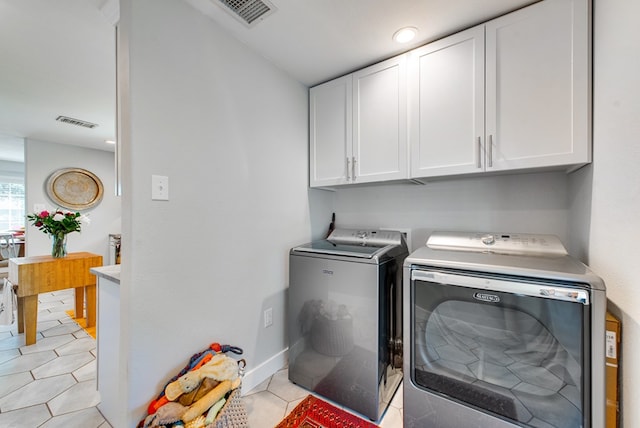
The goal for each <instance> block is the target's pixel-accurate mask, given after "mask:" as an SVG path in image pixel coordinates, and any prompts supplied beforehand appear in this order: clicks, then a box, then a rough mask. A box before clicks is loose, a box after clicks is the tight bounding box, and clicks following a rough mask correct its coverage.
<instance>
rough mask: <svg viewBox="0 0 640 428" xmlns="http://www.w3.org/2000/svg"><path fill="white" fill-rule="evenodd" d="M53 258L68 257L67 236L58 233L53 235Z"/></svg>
mask: <svg viewBox="0 0 640 428" xmlns="http://www.w3.org/2000/svg"><path fill="white" fill-rule="evenodd" d="M51 238H52V243H51V257H54V258H61V257H64V256H66V255H67V234H66V233H56V234H53V235H51Z"/></svg>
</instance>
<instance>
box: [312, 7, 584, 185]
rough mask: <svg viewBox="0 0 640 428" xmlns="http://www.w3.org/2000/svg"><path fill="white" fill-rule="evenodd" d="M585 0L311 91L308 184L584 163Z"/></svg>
mask: <svg viewBox="0 0 640 428" xmlns="http://www.w3.org/2000/svg"><path fill="white" fill-rule="evenodd" d="M590 4H591V2H590V0H543V1H541V2H538V3H535V4H533V5H531V6H528V7H525V8H523V9H520V10H518V11H515V12H513V13H509V14H507V15H504V16H501V17H499V18H496V19H494V20H492V21H488V22H486V23H484V24H482V25H479V26H477V27H473V28H470V29H468V30H465V31H462V32H460V33H457V34H454V35H451V36H449V37H446V38H444V39H441V40H438V41H436V42H433V43H430V44H428V45H426V46H423V47H421V48H418V49H415V50H412V51H411V52H408V53H407V54H404V55H400V56H398V57H395V58H391V59H389V60H387V61H384V62H381V63H379V64H375V65H373V66H370V67H367V68H365V69H362V70H360V71H357V72H354V73H352V74H350V75H348V76H345V77H341V78H339V79H336V80H332V81H330V82H327V83H325V84H323V85H319V86H316V87H314V88H312V89H311V91H310V103H311V105H310V113H311V117H310V127H311V130H310V143H311V146H310V147H311V148H310V150H311V155H310V161H311V164H310V177H311V179H310V185H311V186H312V187H322V186H335V185H341V184H353V183H368V182H379V181H388V180H398V179H406V178H410V179H419V178H425V177H441V176H449V175H462V174H473V173H484V172H494V171H518V170H522V171H530V170H534V169H541V168H545V169H560V168H562V169H566V170H571V169H574V168H577V167H579V166H582V165H584V164H587V163H589V162H591V6H590ZM407 98H408V99H407Z"/></svg>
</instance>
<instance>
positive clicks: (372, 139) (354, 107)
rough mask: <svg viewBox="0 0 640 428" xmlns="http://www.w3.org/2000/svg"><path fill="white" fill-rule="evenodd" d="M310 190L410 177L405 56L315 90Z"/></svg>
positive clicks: (311, 115)
mask: <svg viewBox="0 0 640 428" xmlns="http://www.w3.org/2000/svg"><path fill="white" fill-rule="evenodd" d="M309 99H310V106H309V108H310V168H309V171H310V186H311V187H323V186H336V185H342V184H354V183H369V182H375V181H386V180H395V179H401V178H407V177H408V161H407V105H406V104H407V100H406V58H405V56H404V55H401V56H399V57H395V58H391V59H389V60H387V61H384V62H381V63H378V64H375V65H372V66H370V67H367V68H365V69H362V70H359V71H357V72H355V73H352V74H349V75H347V76H344V77H341V78H338V79H335V80H332V81H329V82H327V83H324V84H322V85H318V86H315V87H313V88H311V90H310V92H309Z"/></svg>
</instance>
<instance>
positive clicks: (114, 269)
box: [89, 265, 120, 284]
mask: <svg viewBox="0 0 640 428" xmlns="http://www.w3.org/2000/svg"><path fill="white" fill-rule="evenodd" d="M89 272H91V273H92V274H94V275H95V276H97V277H98V278H104V279H108V280H109V281H113V282H115V283H117V284H120V265H111V266H100V267H94V268H91V269H89Z"/></svg>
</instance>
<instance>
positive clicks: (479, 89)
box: [409, 26, 484, 178]
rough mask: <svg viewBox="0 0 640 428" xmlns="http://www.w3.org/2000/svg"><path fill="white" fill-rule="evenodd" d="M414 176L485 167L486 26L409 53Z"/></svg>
mask: <svg viewBox="0 0 640 428" xmlns="http://www.w3.org/2000/svg"><path fill="white" fill-rule="evenodd" d="M409 58H410V59H409V64H410V65H409V75H410V86H409V87H410V90H409V99H410V106H411V109H410V111H411V113H410V114H411V117H410V120H409V123H410V128H409V132H410V134H409V141H410V147H411V177H414V178H417V177H430V176H442V175H450V174H463V173H469V172H479V171H482V170H483V163H482V158H483V150H482V144H483V142H484V27H483V26H479V27H475V28H471V29H469V30H466V31H463V32H461V33H457V34H454V35H453V36H450V37H447V38H445V39H442V40H439V41H436V42H434V43H431V44H429V45H426V46H424V47H422V48H419V49H417V50H415V51H412V52H411V53H410V56H409Z"/></svg>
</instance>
